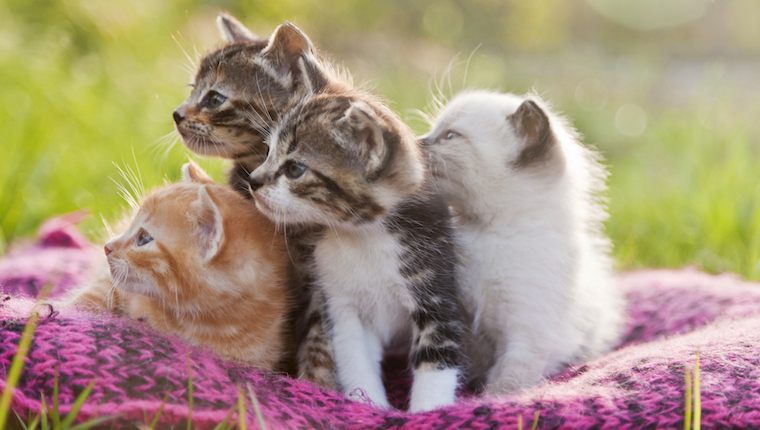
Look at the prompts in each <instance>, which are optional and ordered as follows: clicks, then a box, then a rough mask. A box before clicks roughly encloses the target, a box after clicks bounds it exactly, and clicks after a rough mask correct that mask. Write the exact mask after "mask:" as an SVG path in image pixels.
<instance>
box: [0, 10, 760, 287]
mask: <svg viewBox="0 0 760 430" xmlns="http://www.w3.org/2000/svg"><path fill="white" fill-rule="evenodd" d="M225 10H226V11H230V12H232V13H233V14H235V15H236V16H238V17H239V18H240V19H241V20H242V21H243V22H244V23H246V24H247V25H248V26H249V27H250V28H251V29H252V30H253V31H254V32H255V33H257V34H258V35H260V36H262V37H266V36H268V35H269V34H270V33H271V31H272V30H273V29H274V28H275V26H276V25H277V24H279V23H281V22H282V21H284V20H291V21H294V22H295V23H296V24H297V25H299V26H301V27H302V28H303V29H304V30H305V31H306V32H307V33H308V34H309V35H310V37H311V38H312V40H314V41H315V43H316V44H317V45H318V46H319V47H320V48H321V49H322V50H323V51H324V52H326V53H327V54H328V55H329V56H330V57H332V58H333V59H335V60H337V61H338V62H341V63H343V64H344V65H345V66H347V67H348V68H349V69H350V70H351V72H352V73H353V74H354V76H355V78H356V80H357V81H360V82H369V83H370V84H371V85H372V86H373V87H374V88H375V90H376V92H378V93H380V94H381V95H383V96H384V97H386V98H387V99H388V100H391V101H392V103H393V106H394V108H395V109H396V110H398V111H399V112H400V113H401V114H402V116H404V118H405V119H407V120H408V121H409V122H410V124H411V125H412V126H413V127H414V128H415V130H416V131H418V132H420V133H421V132H424V131H425V128H426V125H425V123H424V122H423V121H421V120H419V118H418V116H417V115H415V114H414V112H413V110H414V109H423V108H424V107H425V105H426V104H427V103H428V102H429V100H430V94H431V90H435V88H436V86H441V87H442V89H443V92H444V93H446V94H451V93H452V92H456V91H458V90H460V89H462V88H469V87H488V88H496V89H500V90H503V91H511V92H516V93H525V92H528V91H530V90H531V89H535V90H536V91H538V92H539V93H540V94H541V95H543V96H544V97H545V98H547V99H550V100H551V101H552V102H553V103H554V106H555V107H556V108H557V109H558V110H560V111H563V112H565V113H566V114H567V115H569V116H570V117H571V118H572V120H573V121H574V123H575V124H576V126H577V128H578V129H579V130H580V132H581V133H582V134H583V135H585V141H586V142H587V143H589V144H592V145H595V146H597V147H598V148H599V149H600V150H601V152H602V153H603V154H604V156H605V157H606V159H607V162H608V164H609V166H610V171H611V173H612V176H611V178H610V191H609V199H610V212H611V219H610V221H609V223H608V233H609V234H610V236H611V237H612V239H613V241H614V243H615V257H616V259H617V261H618V263H619V267H620V268H621V269H631V268H637V267H680V266H684V265H692V264H693V265H697V266H699V267H702V268H704V269H706V270H709V271H713V272H720V271H733V272H738V273H740V274H741V275H742V276H743V277H745V278H748V279H760V210H758V203H757V202H758V200H759V199H758V198H759V197H760V142H758V137H757V136H758V131H760V130H758V129H759V128H760V125H759V124H760V122H758V121H755V120H754V119H755V118H757V117H758V114H759V113H760V97H758V96H760V80H758V77H759V76H760V74H759V73H758V72H760V25H759V23H760V3H758V2H757V1H755V0H732V1H724V2H713V1H710V0H669V1H661V0H522V1H503V0H502V1H495V0H472V1H454V0H440V1H423V0H385V1H377V2H367V1H363V0H346V1H322V2H305V1H296V0H278V1H267V2H264V1H253V0H246V1H242V2H237V1H224V0H218V1H191V0H163V1H159V0H128V1H127V0H109V1H103V0H0V135H1V136H2V151H0V225H1V226H2V229H1V230H0V253H2V252H3V249H6V248H7V244H8V243H9V242H12V241H14V240H16V239H18V238H20V237H24V236H30V235H32V234H33V233H34V232H35V230H36V228H37V227H38V226H39V224H40V223H41V222H42V221H43V220H44V219H46V218H47V217H50V216H52V215H55V214H62V213H66V212H70V211H74V210H77V209H80V208H90V210H91V213H92V214H93V215H94V216H93V217H92V218H91V219H90V220H88V221H86V222H85V223H84V224H83V227H82V228H83V230H85V232H86V233H88V234H90V235H91V236H92V237H95V236H97V235H98V234H99V233H100V232H101V230H102V228H103V227H102V222H101V217H103V218H105V219H113V218H115V217H116V216H118V214H119V212H120V211H121V210H123V208H124V207H125V203H124V202H123V200H122V198H121V197H120V196H119V193H118V187H117V183H121V184H124V183H126V182H125V180H123V179H122V178H121V177H120V173H119V168H122V169H131V170H133V171H135V173H136V174H137V171H138V170H139V176H141V178H142V182H143V184H144V186H145V187H146V188H148V187H150V186H153V185H156V184H159V183H161V182H162V181H164V180H176V179H177V178H178V177H179V166H180V165H181V163H183V162H184V160H185V159H186V158H187V156H188V154H187V152H186V151H185V150H184V149H183V148H182V145H181V144H176V145H175V146H174V147H171V146H170V144H171V143H172V142H175V141H176V139H175V134H174V133H173V125H172V119H171V112H172V110H173V109H174V108H175V107H176V106H177V105H179V104H180V103H181V102H182V101H183V100H184V98H185V97H186V96H187V95H188V94H189V88H188V87H186V85H185V84H186V83H187V82H189V81H190V77H191V72H192V69H193V67H194V66H192V65H191V64H190V61H188V59H187V58H186V56H185V54H184V53H183V51H186V52H187V53H188V54H189V56H190V58H191V59H192V60H193V61H195V59H196V58H198V56H199V55H200V54H201V53H203V52H204V51H206V50H207V49H209V48H212V47H214V46H217V45H218V44H219V43H220V38H219V36H218V34H217V31H216V28H215V25H214V19H215V16H216V14H217V13H218V12H220V11H225ZM202 165H203V166H204V167H205V168H207V169H209V170H211V171H212V172H213V174H214V175H215V177H217V178H218V179H220V180H221V179H222V177H223V175H222V172H223V165H222V163H221V162H220V161H219V160H203V161H202Z"/></svg>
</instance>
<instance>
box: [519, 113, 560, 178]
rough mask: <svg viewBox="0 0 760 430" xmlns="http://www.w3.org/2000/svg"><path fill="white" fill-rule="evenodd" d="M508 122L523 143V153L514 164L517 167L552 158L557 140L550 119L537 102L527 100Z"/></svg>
mask: <svg viewBox="0 0 760 430" xmlns="http://www.w3.org/2000/svg"><path fill="white" fill-rule="evenodd" d="M507 120H508V121H510V122H511V123H512V126H513V127H514V130H515V133H516V134H517V137H519V138H521V139H522V141H523V148H522V151H521V152H520V155H519V156H518V157H517V160H515V162H514V164H515V167H524V166H528V165H532V164H535V163H538V162H542V161H546V160H547V159H549V158H550V157H551V155H552V153H553V152H554V151H553V149H554V147H555V146H556V138H555V136H554V133H553V132H552V128H551V124H550V123H549V117H548V116H547V115H546V113H545V112H544V111H543V109H541V107H540V106H538V104H537V103H536V102H534V101H533V100H525V101H524V102H523V103H522V104H521V105H520V107H518V108H517V111H515V113H513V114H512V115H509V116H508V117H507Z"/></svg>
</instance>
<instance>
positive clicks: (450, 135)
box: [444, 130, 462, 140]
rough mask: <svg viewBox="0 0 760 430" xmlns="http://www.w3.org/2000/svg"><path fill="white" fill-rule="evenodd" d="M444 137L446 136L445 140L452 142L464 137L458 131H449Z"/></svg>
mask: <svg viewBox="0 0 760 430" xmlns="http://www.w3.org/2000/svg"><path fill="white" fill-rule="evenodd" d="M444 136H445V137H444V139H446V140H451V139H454V138H457V137H461V136H462V135H461V134H459V133H457V132H456V131H453V130H448V131H447V132H446V134H445V135H444Z"/></svg>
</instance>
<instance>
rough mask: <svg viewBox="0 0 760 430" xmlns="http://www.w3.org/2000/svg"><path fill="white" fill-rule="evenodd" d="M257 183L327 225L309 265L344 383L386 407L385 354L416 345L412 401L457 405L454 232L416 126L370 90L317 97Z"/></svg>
mask: <svg viewBox="0 0 760 430" xmlns="http://www.w3.org/2000/svg"><path fill="white" fill-rule="evenodd" d="M250 183H251V188H252V191H253V193H254V198H255V200H256V204H257V206H258V207H259V209H260V210H261V211H262V213H264V214H265V215H267V216H269V217H270V218H272V219H273V220H275V221H277V222H278V223H281V224H284V225H286V226H288V225H290V226H294V225H295V226H299V225H300V226H303V225H315V226H320V227H322V229H321V230H320V231H319V233H318V234H317V235H315V237H314V239H313V242H312V244H311V246H312V247H313V252H312V258H311V264H312V269H311V271H312V274H313V282H314V288H315V289H316V291H317V292H318V293H319V294H320V296H317V297H323V298H324V302H325V303H324V306H325V310H324V312H321V314H322V315H326V316H327V318H329V326H328V330H329V336H330V339H329V342H330V343H331V344H332V352H333V354H334V360H335V364H336V367H337V375H338V381H339V383H340V385H341V387H342V389H343V391H344V392H345V393H346V394H347V395H349V396H351V397H355V398H358V399H361V400H364V401H369V402H372V403H375V404H376V405H379V406H388V400H387V398H386V394H385V388H384V387H383V383H382V380H381V372H380V361H381V359H382V356H383V351H384V350H385V349H386V348H387V347H389V346H391V345H396V344H401V345H404V346H407V347H411V351H410V362H411V366H412V371H413V375H414V382H413V385H412V398H411V403H410V410H411V411H412V412H416V411H421V410H428V409H433V408H436V407H438V406H442V405H446V404H450V403H452V402H454V400H455V399H456V396H455V388H456V385H457V375H458V373H459V362H460V352H461V351H460V350H461V335H462V315H461V301H460V297H459V290H458V285H457V282H456V276H455V255H454V249H453V245H452V240H451V239H452V232H451V226H450V220H449V214H448V209H447V207H446V204H445V202H444V201H443V199H442V198H441V196H440V195H438V194H436V193H434V192H432V191H431V189H430V187H429V186H428V184H427V180H426V168H425V165H424V162H423V157H422V154H421V151H420V148H419V146H418V142H417V140H416V139H415V137H414V136H413V135H412V133H411V131H410V130H409V128H408V127H407V126H406V125H404V124H403V123H402V122H401V121H400V120H399V119H398V117H397V116H396V115H395V114H393V113H392V112H391V111H390V110H389V109H387V108H386V107H385V106H384V105H383V104H382V103H379V102H378V101H377V100H375V99H373V98H372V97H370V96H368V95H366V94H364V93H361V92H353V91H352V92H347V93H344V94H342V95H335V94H327V95H316V96H313V97H311V98H309V99H307V100H305V101H303V102H302V103H301V104H299V105H297V106H296V107H294V108H293V109H292V110H290V111H288V112H287V113H286V114H284V115H283V116H282V119H281V122H280V123H279V124H278V126H277V127H276V129H275V130H274V132H273V134H272V137H271V140H270V152H269V156H268V158H267V160H266V162H265V163H264V164H263V165H262V166H261V167H259V168H258V169H256V170H255V171H254V172H253V173H252V174H251V178H250ZM304 348H309V345H308V342H307V343H306V344H305V345H302V349H304ZM307 353H308V351H302V352H301V353H300V355H301V359H302V362H303V361H308V360H309V358H308V357H304V355H308V354H307Z"/></svg>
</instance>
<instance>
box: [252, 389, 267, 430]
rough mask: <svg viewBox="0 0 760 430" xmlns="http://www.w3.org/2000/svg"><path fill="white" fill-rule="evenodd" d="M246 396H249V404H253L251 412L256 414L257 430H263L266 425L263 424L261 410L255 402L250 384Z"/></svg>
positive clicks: (256, 401) (257, 402)
mask: <svg viewBox="0 0 760 430" xmlns="http://www.w3.org/2000/svg"><path fill="white" fill-rule="evenodd" d="M248 395H249V396H251V403H252V404H253V411H254V412H255V413H256V419H257V420H258V422H259V429H260V430H265V429H266V424H265V423H264V415H262V413H261V408H259V401H258V400H256V395H255V394H254V393H253V387H251V384H250V383H249V384H248Z"/></svg>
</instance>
